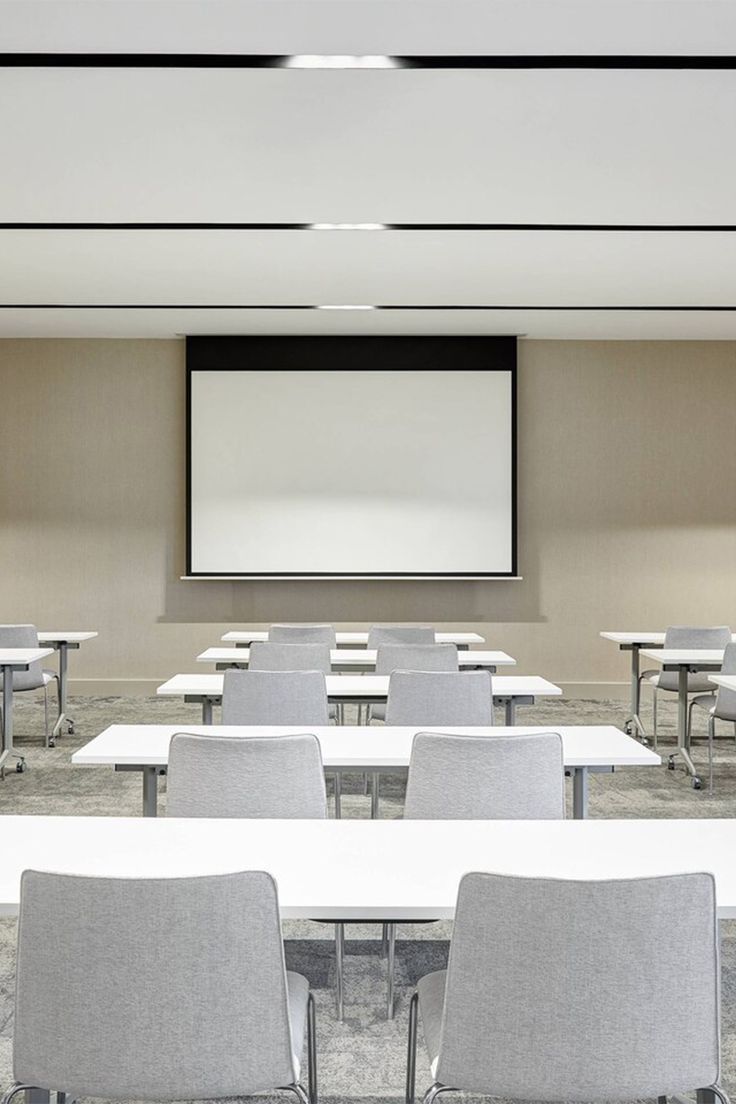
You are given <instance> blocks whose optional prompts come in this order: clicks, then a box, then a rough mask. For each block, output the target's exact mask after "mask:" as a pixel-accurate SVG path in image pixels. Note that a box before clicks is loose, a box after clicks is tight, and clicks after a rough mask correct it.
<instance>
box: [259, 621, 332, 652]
mask: <svg viewBox="0 0 736 1104" xmlns="http://www.w3.org/2000/svg"><path fill="white" fill-rule="evenodd" d="M268 639H269V641H273V642H274V643H276V644H326V645H327V647H328V648H335V647H336V646H337V641H336V639H335V630H334V629H333V627H332V625H271V628H270V629H269V630H268Z"/></svg>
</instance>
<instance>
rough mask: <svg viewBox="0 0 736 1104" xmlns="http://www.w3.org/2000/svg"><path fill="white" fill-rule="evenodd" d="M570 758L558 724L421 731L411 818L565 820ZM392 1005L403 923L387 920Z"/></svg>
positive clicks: (409, 794)
mask: <svg viewBox="0 0 736 1104" xmlns="http://www.w3.org/2000/svg"><path fill="white" fill-rule="evenodd" d="M564 817H565V764H564V757H563V752H562V738H561V737H560V735H559V734H558V733H557V732H540V733H534V734H532V735H519V736H471V735H462V736H454V735H453V736H450V735H447V734H445V733H433V732H418V733H417V735H416V736H415V737H414V742H413V744H412V748H411V760H410V762H409V777H408V779H407V783H406V801H405V804H404V819H405V820H564ZM386 944H387V956H388V993H387V1008H388V1016H389V1019H390V1018H391V1017H392V1015H393V1007H394V992H393V977H394V960H395V955H396V924H395V923H394V924H388V925H387V926H386Z"/></svg>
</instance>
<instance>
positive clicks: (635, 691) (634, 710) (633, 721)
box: [624, 644, 649, 743]
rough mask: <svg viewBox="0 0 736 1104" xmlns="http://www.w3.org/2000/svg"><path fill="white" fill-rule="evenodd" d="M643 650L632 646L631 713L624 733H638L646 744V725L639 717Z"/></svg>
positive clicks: (631, 734) (625, 723)
mask: <svg viewBox="0 0 736 1104" xmlns="http://www.w3.org/2000/svg"><path fill="white" fill-rule="evenodd" d="M640 650H641V644H632V645H631V707H630V708H631V713H630V714H629V716H628V717H627V718H626V720H625V721H624V732H626V733H627V735H629V736H633V735H634V733H636V734H637V735H638V736H639V737H640V738H641V739H642V740H643V741H644V742H645V743H648V742H649V740H648V737H647V734H646V731H645V729H644V725H643V724H642V723H641V717H640V716H639V708H640V705H641V683H640V682H639V673H640V671H639V652H640Z"/></svg>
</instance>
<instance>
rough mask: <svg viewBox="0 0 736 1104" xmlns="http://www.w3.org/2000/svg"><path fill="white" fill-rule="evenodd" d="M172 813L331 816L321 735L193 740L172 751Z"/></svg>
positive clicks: (179, 737)
mask: <svg viewBox="0 0 736 1104" xmlns="http://www.w3.org/2000/svg"><path fill="white" fill-rule="evenodd" d="M168 775H169V776H168V782H167V787H166V813H167V816H174V817H250V818H254V817H276V818H284V819H287V818H292V817H296V818H300V817H315V818H322V817H326V816H327V797H326V794H325V778H324V768H323V766H322V754H321V750H320V746H319V740H318V739H317V737H316V736H312V735H307V734H305V735H304V736H264V737H259V736H256V737H250V736H246V737H237V736H192V735H189V733H185V732H177V733H176V735H175V736H173V737H172V740H171V744H170V746H169V771H168Z"/></svg>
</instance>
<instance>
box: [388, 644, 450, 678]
mask: <svg viewBox="0 0 736 1104" xmlns="http://www.w3.org/2000/svg"><path fill="white" fill-rule="evenodd" d="M457 669H458V664H457V648H456V646H455V645H454V644H379V645H378V648H377V650H376V674H377V675H390V674H391V673H392V672H393V671H457Z"/></svg>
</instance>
